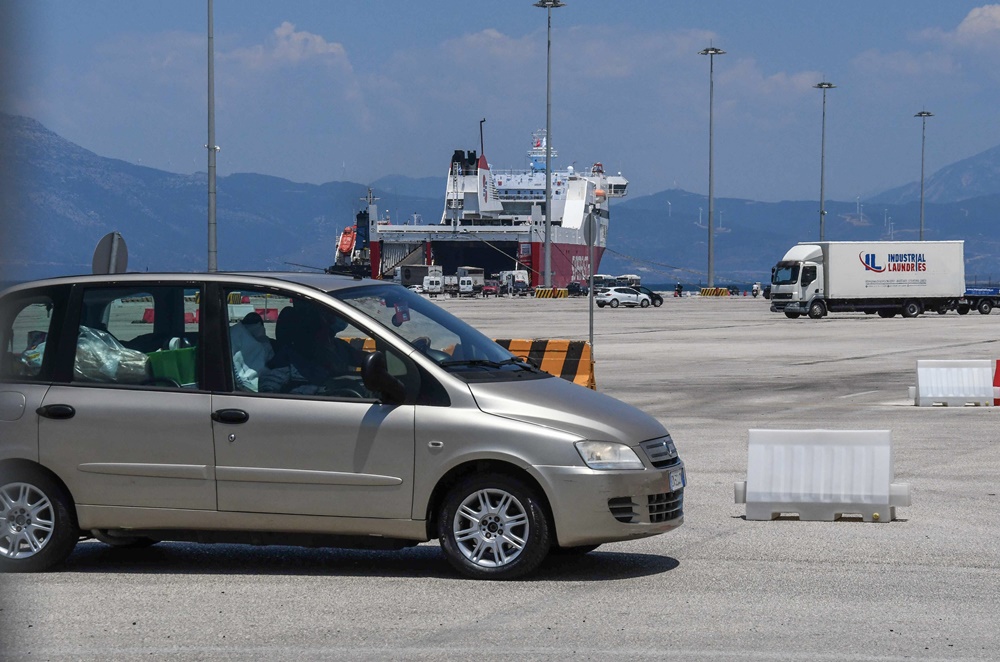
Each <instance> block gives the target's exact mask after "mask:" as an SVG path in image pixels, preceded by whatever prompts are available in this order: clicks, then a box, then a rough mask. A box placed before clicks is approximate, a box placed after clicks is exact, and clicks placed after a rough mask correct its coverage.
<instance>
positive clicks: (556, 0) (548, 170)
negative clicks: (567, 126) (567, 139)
mask: <svg viewBox="0 0 1000 662" xmlns="http://www.w3.org/2000/svg"><path fill="white" fill-rule="evenodd" d="M532 6H534V7H541V8H542V9H545V10H546V12H547V13H548V30H547V39H546V49H545V273H544V275H543V279H542V284H543V285H544V286H545V287H552V10H553V9H558V8H559V7H565V6H566V3H565V2H562V0H538V2H536V3H535V4H534V5H532Z"/></svg>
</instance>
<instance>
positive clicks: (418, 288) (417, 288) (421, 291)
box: [406, 285, 426, 294]
mask: <svg viewBox="0 0 1000 662" xmlns="http://www.w3.org/2000/svg"><path fill="white" fill-rule="evenodd" d="M406 289H408V290H409V291H411V292H414V293H415V294H424V292H426V290H425V289H424V286H423V285H410V286H409V287H408V288H406Z"/></svg>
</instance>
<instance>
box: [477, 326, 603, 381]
mask: <svg viewBox="0 0 1000 662" xmlns="http://www.w3.org/2000/svg"><path fill="white" fill-rule="evenodd" d="M495 342H496V343H497V344H498V345H500V346H501V347H503V348H505V349H507V350H508V351H510V353H511V354H513V355H515V356H519V357H522V358H525V359H527V360H528V361H529V362H530V363H532V364H534V365H536V366H538V367H539V368H541V369H542V370H544V371H545V372H547V373H549V374H550V375H555V376H556V377H561V378H563V379H565V380H567V381H571V382H573V383H574V384H579V385H580V386H586V387H587V388H589V389H594V390H597V381H596V380H595V378H594V355H593V353H591V351H590V343H589V342H587V341H586V340H562V339H541V340H539V339H535V340H521V339H509V338H508V339H497V340H496V341H495Z"/></svg>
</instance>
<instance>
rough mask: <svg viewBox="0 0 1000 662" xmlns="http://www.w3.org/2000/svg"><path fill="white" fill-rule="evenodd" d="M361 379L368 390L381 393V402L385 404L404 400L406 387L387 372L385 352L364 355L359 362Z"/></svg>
mask: <svg viewBox="0 0 1000 662" xmlns="http://www.w3.org/2000/svg"><path fill="white" fill-rule="evenodd" d="M361 379H362V380H363V381H364V384H365V388H367V389H368V390H369V391H375V392H377V393H381V394H382V400H383V402H385V403H387V404H393V405H398V404H402V403H403V402H404V401H405V400H406V387H405V386H404V385H403V382H401V381H399V380H398V379H396V378H395V377H393V376H392V375H390V374H389V368H388V366H387V365H386V362H385V354H383V353H382V352H381V351H374V352H372V353H370V354H369V355H368V356H366V357H365V360H364V362H363V363H362V364H361Z"/></svg>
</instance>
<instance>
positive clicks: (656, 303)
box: [653, 299, 663, 308]
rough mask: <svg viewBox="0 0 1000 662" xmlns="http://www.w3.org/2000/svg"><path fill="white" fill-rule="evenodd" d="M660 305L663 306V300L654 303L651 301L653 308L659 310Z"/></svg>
mask: <svg viewBox="0 0 1000 662" xmlns="http://www.w3.org/2000/svg"><path fill="white" fill-rule="evenodd" d="M662 305H663V299H656V300H655V301H653V307H654V308H659V307H660V306H662Z"/></svg>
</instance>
